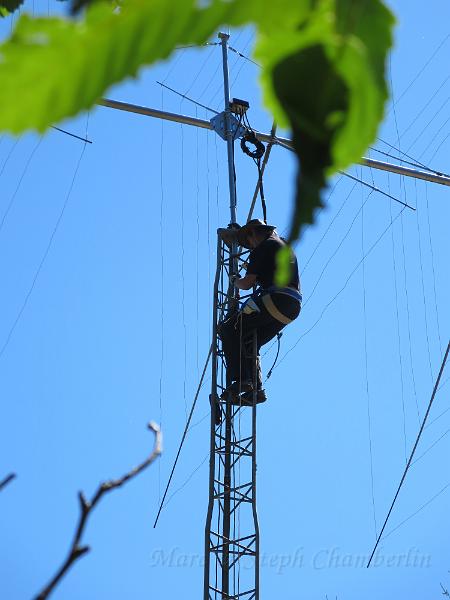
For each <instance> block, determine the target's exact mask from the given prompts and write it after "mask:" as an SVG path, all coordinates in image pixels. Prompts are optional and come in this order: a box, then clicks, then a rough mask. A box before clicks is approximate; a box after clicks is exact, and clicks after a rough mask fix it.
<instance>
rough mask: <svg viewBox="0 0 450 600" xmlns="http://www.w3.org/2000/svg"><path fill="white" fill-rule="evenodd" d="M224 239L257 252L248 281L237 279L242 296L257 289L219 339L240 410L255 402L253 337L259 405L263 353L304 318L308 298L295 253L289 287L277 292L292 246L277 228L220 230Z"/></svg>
mask: <svg viewBox="0 0 450 600" xmlns="http://www.w3.org/2000/svg"><path fill="white" fill-rule="evenodd" d="M219 235H220V236H221V237H222V239H223V240H224V241H225V242H226V243H227V244H228V245H231V244H232V242H233V241H234V242H236V243H237V244H238V245H239V246H243V247H244V248H247V249H249V250H251V252H250V254H249V257H248V263H247V274H246V275H245V277H242V278H240V277H235V278H234V281H233V283H234V285H235V287H236V288H238V289H239V290H249V289H250V288H254V287H256V290H255V291H254V292H253V294H251V296H250V298H248V300H247V301H246V302H244V304H243V305H242V307H241V308H240V310H238V311H234V312H232V313H231V314H229V315H227V317H226V318H225V319H224V321H223V322H222V323H221V324H220V325H219V335H220V338H221V340H222V349H223V352H224V354H225V360H226V363H227V368H228V373H229V375H230V377H231V380H232V383H231V384H230V385H229V386H228V387H227V389H226V390H225V392H224V394H228V393H231V394H232V401H233V403H235V404H245V405H248V404H252V402H253V387H254V383H253V361H252V352H253V334H254V333H256V346H257V358H256V360H257V364H256V374H257V396H256V398H257V402H264V401H265V400H266V394H265V391H264V390H263V388H262V379H261V368H260V359H259V350H260V348H261V346H263V345H264V344H267V342H269V341H270V340H271V339H273V338H274V337H275V336H276V335H277V334H278V333H279V332H280V331H281V330H282V329H283V328H284V327H285V326H286V325H287V324H288V323H291V321H293V320H294V319H296V318H297V317H298V315H299V314H300V310H301V302H302V296H301V293H300V280H299V274H298V265H297V259H296V257H295V254H294V253H293V252H292V251H291V260H290V279H289V282H288V285H287V286H286V287H283V288H280V287H276V286H275V283H274V279H275V273H276V255H277V253H278V251H279V250H280V249H281V248H283V247H284V246H286V242H285V241H284V240H283V239H282V238H281V237H279V235H278V234H277V233H276V231H275V227H273V226H272V225H266V224H265V223H264V222H263V221H261V220H259V219H252V220H251V221H249V222H248V223H247V224H246V225H244V226H243V227H240V226H239V225H235V226H233V227H231V228H228V229H220V230H219Z"/></svg>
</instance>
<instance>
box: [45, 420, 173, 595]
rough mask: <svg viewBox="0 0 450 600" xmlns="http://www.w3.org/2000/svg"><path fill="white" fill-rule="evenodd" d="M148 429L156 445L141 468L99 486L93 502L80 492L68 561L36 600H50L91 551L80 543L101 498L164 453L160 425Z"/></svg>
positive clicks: (154, 424) (152, 424) (151, 425)
mask: <svg viewBox="0 0 450 600" xmlns="http://www.w3.org/2000/svg"><path fill="white" fill-rule="evenodd" d="M148 428H149V429H150V430H151V431H153V433H154V434H155V443H154V446H153V451H152V453H151V454H150V456H149V457H148V458H147V459H146V460H144V462H142V463H141V464H140V465H139V466H137V467H134V468H133V469H131V471H129V472H128V473H125V475H124V476H123V477H121V478H120V479H115V480H110V481H105V482H103V483H101V484H100V485H99V487H98V489H97V491H96V492H95V494H94V496H93V498H92V500H90V501H89V500H86V497H85V496H84V494H83V492H79V494H78V500H79V502H80V517H79V521H78V525H77V528H76V531H75V536H74V538H73V542H72V545H71V547H70V551H69V554H68V556H67V558H66V560H65V561H64V563H63V564H62V565H61V568H60V569H59V570H58V572H57V573H56V575H55V576H54V577H53V579H52V580H51V581H50V583H49V584H48V585H47V586H46V587H45V588H44V589H43V590H42V591H41V592H40V593H39V594H38V595H37V596H36V598H35V600H45V599H46V598H48V596H49V595H50V594H51V592H52V591H53V590H54V588H55V587H56V586H57V584H58V583H59V581H60V580H61V579H62V578H63V577H64V575H65V574H66V573H67V571H68V570H69V569H70V567H71V566H72V565H73V564H74V563H75V562H76V561H77V560H78V559H79V558H81V557H82V556H84V555H85V554H87V553H88V552H89V550H90V548H89V546H82V545H80V542H81V538H82V536H83V533H84V529H85V527H86V524H87V520H88V517H89V515H90V513H91V511H92V509H93V508H94V507H95V506H96V504H98V502H99V501H100V499H101V497H102V496H103V495H104V494H106V493H107V492H110V491H112V490H114V489H116V488H119V487H121V486H122V485H124V483H127V482H128V481H130V479H133V478H134V477H136V476H137V475H139V473H141V472H142V471H144V470H145V469H146V468H147V467H149V466H150V465H151V464H152V463H153V462H154V461H155V460H156V458H158V456H159V455H160V454H161V451H162V434H161V431H160V429H159V427H158V425H156V423H153V422H150V423H149V424H148Z"/></svg>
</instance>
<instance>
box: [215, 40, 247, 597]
mask: <svg viewBox="0 0 450 600" xmlns="http://www.w3.org/2000/svg"><path fill="white" fill-rule="evenodd" d="M219 38H220V39H221V43H222V57H223V78H224V101H225V105H224V120H225V138H226V142H227V154H228V180H229V191H230V222H231V223H235V222H236V186H235V172H234V134H233V131H232V127H231V117H232V115H231V111H230V102H229V100H230V94H229V80H228V38H229V36H228V35H227V34H225V33H220V34H219ZM238 272H239V256H238V248H237V245H236V244H234V245H233V246H232V247H231V248H227V247H226V246H225V245H224V244H223V242H222V241H221V239H220V237H218V241H217V268H216V277H215V282H214V314H213V343H212V377H211V379H212V387H211V396H210V401H211V439H210V451H211V453H210V463H209V502H208V511H207V517H206V526H205V575H204V600H224V599H232V598H233V599H239V598H245V600H252V599H256V600H259V528H258V517H257V512H256V403H255V400H256V391H255V393H254V402H253V406H252V407H241V406H234V405H233V404H232V403H231V397H230V396H226V397H224V398H223V397H222V392H223V391H224V389H225V388H226V387H227V385H229V384H230V383H231V378H230V374H229V373H228V372H227V368H226V365H225V362H224V356H223V352H222V346H221V341H220V338H219V336H218V326H219V324H220V323H221V321H223V320H224V318H225V316H226V315H227V313H228V312H230V311H235V310H236V309H237V308H238V304H239V300H238V297H237V294H236V290H235V288H234V286H233V285H231V281H230V278H231V276H232V275H235V274H237V273H238ZM250 352H252V354H253V359H254V377H255V378H256V339H255V340H254V343H253V348H251V349H250ZM255 381H256V379H255ZM255 390H256V386H255Z"/></svg>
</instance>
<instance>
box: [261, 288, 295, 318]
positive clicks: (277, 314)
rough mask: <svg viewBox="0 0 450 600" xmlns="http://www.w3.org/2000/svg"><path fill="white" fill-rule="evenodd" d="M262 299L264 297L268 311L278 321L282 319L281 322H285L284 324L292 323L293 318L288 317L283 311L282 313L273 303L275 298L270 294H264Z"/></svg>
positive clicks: (263, 300)
mask: <svg viewBox="0 0 450 600" xmlns="http://www.w3.org/2000/svg"><path fill="white" fill-rule="evenodd" d="M261 299H262V302H263V304H264V306H265V307H266V310H267V312H268V313H269V315H271V316H272V317H273V318H274V319H276V320H277V321H280V323H283V324H284V325H287V324H288V323H292V319H289V317H286V316H285V315H283V313H281V312H280V311H279V310H278V308H277V307H276V306H275V304H274V303H273V300H272V298H271V297H270V294H266V295H264V296H263V297H262V298H261Z"/></svg>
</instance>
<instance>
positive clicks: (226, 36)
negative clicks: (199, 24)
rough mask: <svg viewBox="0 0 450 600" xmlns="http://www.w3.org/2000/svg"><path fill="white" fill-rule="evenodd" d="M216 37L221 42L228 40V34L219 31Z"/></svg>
mask: <svg viewBox="0 0 450 600" xmlns="http://www.w3.org/2000/svg"><path fill="white" fill-rule="evenodd" d="M217 37H218V38H220V39H221V40H229V39H230V34H229V33H224V32H223V31H219V33H218V34H217Z"/></svg>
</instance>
